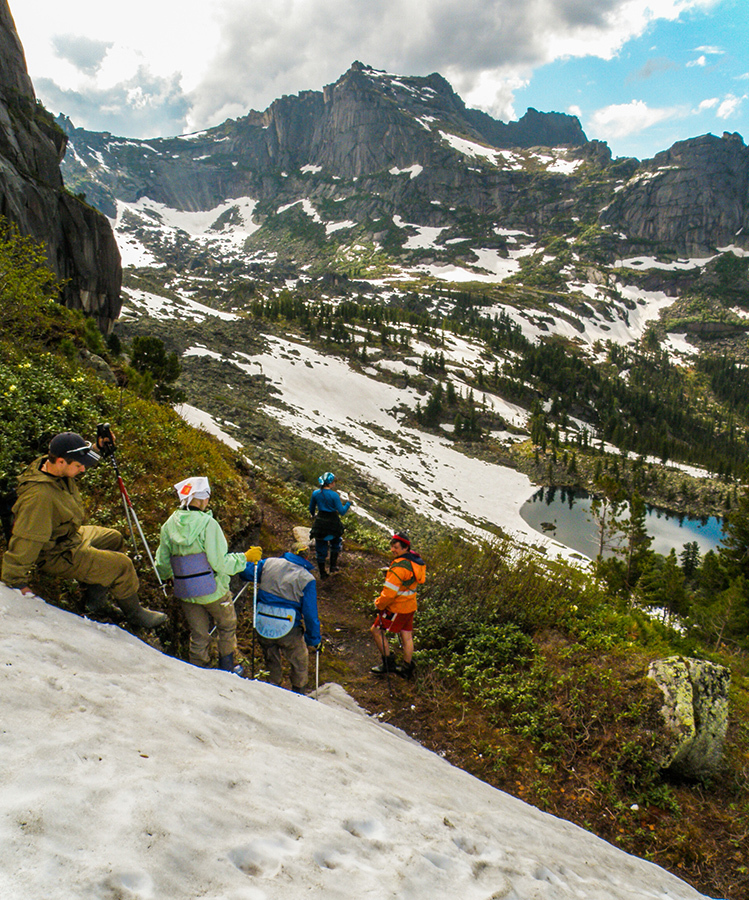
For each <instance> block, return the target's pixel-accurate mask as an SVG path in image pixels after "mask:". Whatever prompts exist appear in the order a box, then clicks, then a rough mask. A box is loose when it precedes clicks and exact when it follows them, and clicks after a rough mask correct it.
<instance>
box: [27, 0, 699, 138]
mask: <svg viewBox="0 0 749 900" xmlns="http://www.w3.org/2000/svg"><path fill="white" fill-rule="evenodd" d="M715 2H716V0H598V2H596V3H590V2H589V0H534V2H533V3H524V4H522V3H521V4H519V3H517V2H516V0H368V2H365V0H356V2H353V3H352V2H351V0H279V2H276V3H268V2H267V0H213V2H212V3H210V4H207V3H204V2H202V0H159V2H158V3H153V2H152V0H130V2H129V3H128V4H127V5H122V6H119V7H111V6H110V5H107V4H102V3H100V2H94V0H68V2H67V3H66V4H65V5H64V7H62V6H61V5H60V4H59V3H55V2H53V0H35V3H34V4H33V7H34V9H33V11H32V10H31V6H32V4H27V3H23V4H22V3H21V2H20V0H16V5H17V6H18V10H14V13H15V16H16V21H17V24H18V26H19V33H20V35H21V39H22V41H23V42H24V46H25V47H26V50H27V58H28V60H29V68H30V72H31V75H32V79H33V80H34V82H35V85H36V87H37V90H38V92H39V94H40V96H41V99H42V100H43V101H44V102H45V103H46V104H47V105H49V106H50V107H51V108H52V110H53V111H57V110H58V108H61V107H59V99H60V98H62V97H63V96H64V97H65V98H69V97H71V96H74V95H75V96H77V97H78V100H77V108H76V109H71V108H70V107H69V106H68V107H66V108H65V112H67V113H68V114H71V115H74V114H75V115H77V116H78V117H79V118H80V119H81V122H80V124H83V125H85V126H86V127H89V128H96V129H107V130H112V131H114V130H116V129H118V130H119V131H120V133H122V134H125V135H132V136H136V135H137V136H149V130H150V134H151V135H153V134H157V133H160V134H174V133H178V132H180V131H182V130H185V131H191V130H199V129H202V128H204V127H207V126H209V125H214V124H218V123H219V122H221V121H223V120H224V119H225V118H226V117H227V116H237V115H244V114H246V113H247V111H248V110H249V109H251V108H254V109H264V108H265V107H266V106H267V105H268V104H270V103H271V102H272V101H273V100H274V99H276V98H277V97H280V96H282V95H283V94H293V93H297V92H299V91H302V90H310V89H313V90H319V89H321V88H322V86H323V85H325V84H328V83H330V82H332V81H334V80H336V79H337V78H338V77H339V76H340V75H341V74H342V73H343V72H345V71H346V70H347V69H348V67H349V66H350V65H351V63H352V62H353V61H354V60H355V59H359V60H361V61H362V62H364V63H367V64H369V65H372V66H374V67H375V68H377V69H386V70H388V71H391V72H398V73H403V74H408V75H427V74H429V73H431V72H435V71H437V72H441V73H442V74H443V75H445V77H447V78H448V80H449V81H450V82H451V83H452V84H453V86H454V87H455V89H456V90H457V91H458V92H459V93H460V94H461V96H463V98H464V99H465V100H466V102H468V103H469V105H472V106H478V107H479V108H482V109H485V110H486V111H488V112H490V113H491V114H493V115H495V116H497V117H500V118H504V119H508V118H511V117H514V114H515V113H514V108H513V98H514V94H515V92H516V91H517V90H519V89H520V88H522V87H524V86H526V85H527V83H528V81H529V80H530V78H531V77H532V75H533V72H534V70H535V69H536V68H538V67H540V66H543V65H545V64H548V63H550V62H553V61H554V60H558V59H561V58H566V57H585V56H591V57H599V58H602V59H611V58H612V57H613V56H614V55H616V54H617V53H618V52H619V51H620V50H621V49H622V47H623V46H624V45H625V44H626V43H627V42H628V41H630V40H632V39H633V38H636V37H638V36H640V35H642V34H643V33H644V32H645V30H646V29H647V28H648V26H650V25H651V24H652V23H654V22H656V21H657V20H670V21H673V20H675V19H677V18H678V17H679V16H680V15H682V14H684V13H686V12H688V11H690V10H699V9H702V10H705V9H709V8H710V7H711V6H712V5H714V4H715ZM40 18H41V19H43V20H44V28H43V29H40V28H39V20H40ZM144 22H147V23H148V27H144V25H143V23H144ZM84 33H85V36H84ZM61 35H62V36H63V37H60V36H61ZM165 35H168V36H169V39H168V40H165V39H164V36H165ZM50 41H53V42H55V43H56V47H57V51H56V52H53V51H52V49H51V44H50ZM86 41H88V43H86ZM703 52H708V49H707V48H706V49H705V50H704V51H703ZM93 72H95V74H96V76H97V80H96V82H94V81H92V79H91V78H90V76H91V74H92V73H93ZM138 73H140V75H141V76H142V75H143V74H144V73H145V74H146V76H147V80H148V82H149V84H148V85H146V86H145V87H144V94H143V95H139V96H136V97H135V102H128V97H131V96H133V95H132V93H131V90H130V89H131V87H132V82H133V80H134V79H136V77H138ZM102 82H103V84H102ZM175 88H177V89H178V91H180V92H181V96H178V93H177V92H176V91H175ZM70 92H73V93H72V94H71V93H70ZM102 92H105V93H106V92H108V93H111V94H113V95H115V96H119V97H120V98H122V103H121V104H117V103H116V104H112V103H109V102H107V101H106V99H105V98H102V97H101V93H102ZM144 96H145V97H147V102H145V103H143V102H140V101H141V100H142V99H143V97H144ZM100 99H105V102H99V100H100ZM159 104H161V105H162V107H163V119H162V121H161V123H160V124H159V122H158V116H157V115H156V110H157V108H158V106H159ZM113 106H114V107H115V108H116V109H117V118H115V119H114V121H112V120H111V119H110V118H105V117H104V116H103V115H102V113H101V112H98V113H97V107H98V108H99V109H100V110H102V109H110V108H112V107H113ZM128 117H129V118H128ZM180 117H181V118H180ZM178 120H179V127H177V128H175V127H174V126H175V124H177V121H178Z"/></svg>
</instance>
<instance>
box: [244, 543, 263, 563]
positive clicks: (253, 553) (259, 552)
mask: <svg viewBox="0 0 749 900" xmlns="http://www.w3.org/2000/svg"><path fill="white" fill-rule="evenodd" d="M244 556H245V559H246V560H247V562H250V563H259V562H260V560H261V559H262V556H263V548H262V547H250V548H249V550H245V551H244Z"/></svg>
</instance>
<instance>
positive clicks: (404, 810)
mask: <svg viewBox="0 0 749 900" xmlns="http://www.w3.org/2000/svg"><path fill="white" fill-rule="evenodd" d="M0 623H1V625H2V627H0V672H1V673H2V680H3V685H2V697H3V720H2V729H3V754H2V765H1V767H0V785H1V786H2V790H1V791H0V810H1V811H2V816H0V841H1V842H2V846H3V861H4V866H3V868H2V871H0V894H1V895H2V897H3V900H29V898H40V900H41V898H44V900H70V898H71V897H75V898H76V900H159V898H165V897H168V898H170V900H195V898H196V897H201V898H204V900H276V898H278V900H288V898H289V897H297V896H309V897H319V898H325V900H338V898H340V900H350V898H352V897H356V898H360V897H361V898H364V897H372V898H380V897H398V898H403V900H434V898H435V897H460V898H461V900H490V898H496V897H503V898H507V900H525V898H531V897H532V898H534V900H580V898H585V900H697V898H699V897H700V895H699V894H698V893H697V892H695V891H694V890H692V889H691V888H690V887H689V886H688V885H686V884H685V883H683V882H681V881H679V880H678V879H677V878H675V877H674V876H672V875H669V874H668V873H666V872H665V871H664V870H662V869H659V868H658V867H656V866H654V865H652V864H650V863H647V862H644V861H642V860H639V859H636V858H634V857H631V856H627V855H626V854H624V853H622V852H621V851H619V850H617V849H616V848H614V847H612V846H611V845H609V844H607V843H605V842H604V841H601V840H599V839H598V838H595V837H593V836H592V835H590V834H588V833H587V832H585V831H583V830H582V829H579V828H577V827H575V826H573V825H571V824H569V823H566V822H564V821H561V820H559V819H555V818H553V817H552V816H549V815H546V814H544V813H541V812H539V811H538V810H535V809H533V808H532V807H530V806H527V805H526V804H524V803H522V802H521V801H519V800H516V799H514V798H512V797H509V796H507V795H506V794H503V793H501V792H500V791H497V790H495V789H493V788H491V787H489V786H488V785H486V784H484V783H483V782H480V781H478V780H477V779H475V778H473V777H472V776H470V775H467V774H466V773H464V772H462V771H460V770H458V769H455V768H454V767H452V766H450V765H449V764H448V763H447V762H445V760H443V759H441V758H440V757H439V756H437V755H435V754H433V753H430V752H428V751H427V750H425V749H424V748H422V747H421V746H419V745H418V744H416V743H414V742H413V741H411V740H410V739H408V738H406V737H405V736H403V735H402V734H400V733H397V732H394V731H393V730H392V729H387V728H383V727H382V726H380V725H379V724H378V723H377V721H376V720H374V719H371V718H369V717H367V716H365V715H363V714H361V713H360V712H355V711H352V710H355V708H356V707H355V704H353V702H352V701H351V699H350V698H346V697H345V695H344V694H343V692H342V691H341V689H340V688H339V687H337V686H335V685H330V686H326V687H325V688H324V689H322V690H321V698H323V700H322V701H321V702H315V701H314V700H313V699H311V698H307V697H300V696H298V695H295V694H292V693H291V692H288V691H284V690H282V689H279V688H276V687H274V686H272V685H266V684H262V683H259V682H251V681H248V680H243V679H240V678H237V677H236V676H234V675H231V674H229V673H226V672H221V671H218V670H215V669H214V670H202V669H197V668H193V667H191V666H188V665H187V664H186V663H183V662H181V661H179V660H176V659H172V658H170V657H168V656H165V655H163V654H161V653H159V652H158V651H156V650H154V649H152V648H151V647H149V646H148V645H146V644H144V643H142V642H141V641H139V640H137V639H136V638H135V637H133V636H132V635H130V634H128V633H127V632H125V631H123V630H121V629H119V628H117V627H115V626H111V625H97V624H95V623H92V622H89V621H88V620H86V619H82V618H79V617H77V616H75V615H73V614H70V613H66V612H64V611H62V610H60V609H57V608H55V607H52V606H48V605H46V604H45V603H44V602H43V601H42V600H40V599H38V598H36V597H23V596H22V595H21V594H20V593H19V592H17V591H12V590H10V589H8V588H6V587H4V586H0ZM341 700H343V705H341V702H340V701H341ZM328 704H330V705H328Z"/></svg>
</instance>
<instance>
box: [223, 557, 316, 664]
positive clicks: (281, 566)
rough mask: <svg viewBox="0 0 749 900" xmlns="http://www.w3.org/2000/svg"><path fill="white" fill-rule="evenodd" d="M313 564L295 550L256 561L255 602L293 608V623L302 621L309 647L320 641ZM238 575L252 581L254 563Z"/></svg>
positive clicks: (297, 623)
mask: <svg viewBox="0 0 749 900" xmlns="http://www.w3.org/2000/svg"><path fill="white" fill-rule="evenodd" d="M313 571H314V567H313V566H312V564H311V563H309V562H307V560H306V559H304V557H302V556H297V554H296V553H284V555H283V556H272V557H269V558H268V559H261V560H260V562H259V563H258V564H257V585H258V588H257V602H258V607H259V606H260V605H261V604H262V603H268V604H270V605H271V606H283V607H285V608H286V609H293V610H294V611H295V614H296V615H295V619H294V626H295V627H296V626H297V625H300V624H301V623H302V621H304V641H305V643H306V644H307V645H308V646H309V647H316V646H317V645H318V644H319V643H320V640H321V638H320V619H319V618H318V615H317V582H316V581H315V576H314V575H313V574H312V572H313ZM241 577H242V578H244V579H245V580H247V581H252V580H253V579H254V577H255V567H254V566H253V564H252V563H249V564H248V565H247V568H246V569H245V571H244V572H243V573H241Z"/></svg>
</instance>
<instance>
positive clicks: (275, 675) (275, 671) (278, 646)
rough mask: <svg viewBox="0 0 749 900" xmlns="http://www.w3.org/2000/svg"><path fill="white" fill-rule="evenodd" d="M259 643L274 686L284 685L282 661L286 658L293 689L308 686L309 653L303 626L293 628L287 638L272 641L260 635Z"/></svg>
mask: <svg viewBox="0 0 749 900" xmlns="http://www.w3.org/2000/svg"><path fill="white" fill-rule="evenodd" d="M258 641H259V642H260V646H261V647H262V649H263V658H264V659H265V665H266V666H267V667H268V672H269V674H270V680H271V681H272V682H273V684H277V685H281V684H282V683H283V668H282V664H281V659H282V657H285V658H286V660H288V663H289V667H290V669H291V686H292V688H303V687H305V686H306V685H307V681H308V680H309V651H308V650H307V645H306V644H305V643H304V631H303V629H302V627H301V625H297V626H296V628H292V629H291V631H290V632H289V633H288V634H287V635H286V636H285V637H282V638H273V639H271V638H264V637H260V635H258Z"/></svg>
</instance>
